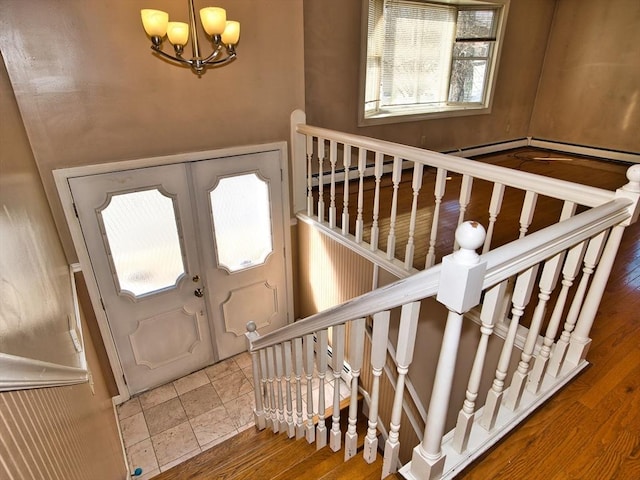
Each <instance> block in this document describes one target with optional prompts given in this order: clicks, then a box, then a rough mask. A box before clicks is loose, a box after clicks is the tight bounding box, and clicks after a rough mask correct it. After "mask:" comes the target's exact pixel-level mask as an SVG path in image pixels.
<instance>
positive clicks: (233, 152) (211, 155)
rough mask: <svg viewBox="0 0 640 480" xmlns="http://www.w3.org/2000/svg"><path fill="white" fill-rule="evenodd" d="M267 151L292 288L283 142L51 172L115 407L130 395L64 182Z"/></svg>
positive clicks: (290, 306) (289, 303)
mask: <svg viewBox="0 0 640 480" xmlns="http://www.w3.org/2000/svg"><path fill="white" fill-rule="evenodd" d="M268 151H277V152H279V155H280V169H281V171H282V183H283V188H282V197H283V198H282V208H283V215H284V218H285V232H284V234H285V235H284V237H285V250H286V261H285V263H286V277H287V278H286V281H287V287H292V280H293V268H292V258H291V253H292V250H291V229H290V228H287V225H286V219H287V218H289V222H290V223H291V221H292V219H291V210H290V206H289V205H290V203H289V163H288V158H287V142H274V143H267V144H260V145H246V146H240V147H230V148H223V149H218V150H207V151H201V152H190V153H181V154H175V155H166V156H161V157H149V158H141V159H136V160H125V161H122V162H111V163H101V164H98V165H84V166H80V167H71V168H62V169H58V170H54V171H53V172H52V173H53V178H54V180H55V184H56V188H57V190H58V195H59V197H60V202H61V203H62V209H63V211H64V215H65V219H66V221H67V226H68V227H69V230H70V232H71V238H72V240H73V245H74V247H75V249H76V253H77V255H78V260H79V263H80V267H81V269H82V273H83V275H84V278H85V281H86V283H87V290H88V292H89V298H90V299H91V304H92V306H93V309H94V311H95V315H96V318H97V321H98V327H99V329H100V334H101V335H102V341H103V342H104V346H105V350H106V352H107V357H108V358H109V363H110V366H111V371H112V372H113V376H114V378H115V382H116V386H117V388H118V395H117V396H116V397H114V398H113V402H114V403H115V404H116V405H117V404H120V403H122V402H125V401H126V400H128V399H129V398H130V397H131V395H130V393H129V389H128V388H127V385H126V383H125V381H124V374H123V370H122V366H121V365H120V358H119V356H118V352H117V350H116V346H115V343H114V341H113V337H112V335H111V329H110V327H109V323H108V321H107V316H106V313H105V311H104V310H103V308H102V303H101V298H100V291H99V289H98V283H97V281H96V278H95V275H94V272H93V268H92V267H91V261H90V259H89V252H88V251H87V247H86V245H85V243H84V237H83V235H82V230H81V229H80V222H79V220H78V218H77V217H76V214H75V208H74V204H73V197H72V195H71V188H70V186H69V182H68V179H69V178H72V177H79V176H87V175H98V174H101V173H111V172H121V171H126V170H133V169H139V168H145V167H155V166H162V165H171V164H176V163H187V162H196V161H200V160H213V159H216V158H222V157H232V156H237V155H245V154H252V153H261V152H268ZM287 308H288V310H289V318H293V295H292V292H290V291H287Z"/></svg>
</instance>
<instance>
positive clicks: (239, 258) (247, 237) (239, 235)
mask: <svg viewBox="0 0 640 480" xmlns="http://www.w3.org/2000/svg"><path fill="white" fill-rule="evenodd" d="M210 201H211V213H212V217H213V228H214V236H215V241H216V247H217V257H218V266H219V267H221V268H225V269H227V270H228V271H230V272H237V271H239V270H243V269H245V268H250V267H253V266H256V265H261V264H263V263H264V262H265V260H266V259H267V257H268V256H269V254H270V253H271V252H272V251H273V241H272V234H271V211H270V204H269V184H268V183H267V182H265V181H264V180H262V179H261V178H259V177H258V175H256V174H255V173H251V174H245V175H238V176H235V177H226V178H223V179H221V180H220V181H219V182H218V185H216V187H215V188H214V189H213V190H212V191H211V193H210Z"/></svg>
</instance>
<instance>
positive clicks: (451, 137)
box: [304, 0, 555, 151]
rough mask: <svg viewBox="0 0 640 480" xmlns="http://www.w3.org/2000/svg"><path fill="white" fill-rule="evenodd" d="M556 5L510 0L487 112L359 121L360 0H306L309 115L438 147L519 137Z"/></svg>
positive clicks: (313, 120) (317, 121) (551, 0)
mask: <svg viewBox="0 0 640 480" xmlns="http://www.w3.org/2000/svg"><path fill="white" fill-rule="evenodd" d="M554 6H555V0H511V5H510V8H509V17H508V21H507V27H506V31H505V41H504V44H503V51H502V59H501V62H500V67H499V71H498V78H497V85H496V93H495V98H494V102H493V109H492V113H491V114H488V115H474V116H468V117H458V118H450V119H434V120H426V121H421V122H408V123H400V124H390V125H382V126H372V127H363V128H358V127H357V119H358V113H357V112H358V110H357V107H358V85H359V78H360V77H359V59H360V54H359V52H360V10H361V1H360V0H349V1H344V0H324V1H319V0H305V2H304V15H305V19H304V21H305V25H304V26H305V31H304V35H305V83H306V111H307V121H308V123H310V124H312V125H318V126H323V127H327V128H332V129H336V130H343V131H348V132H352V133H358V134H361V135H367V136H371V137H376V138H382V139H385V140H391V141H394V142H399V143H404V144H408V145H414V146H419V147H420V146H422V147H426V148H429V149H432V150H440V151H442V150H450V149H455V148H463V147H469V146H473V145H481V144H487V143H494V142H499V141H504V140H511V139H514V138H523V137H525V136H527V134H528V132H529V119H530V117H531V111H532V108H533V103H534V99H535V95H536V90H537V86H538V78H539V76H540V71H541V68H542V63H543V59H544V53H545V49H546V43H547V37H548V34H549V29H550V27H551V21H552V18H553V11H554ZM423 136H424V142H423V141H422V137H423Z"/></svg>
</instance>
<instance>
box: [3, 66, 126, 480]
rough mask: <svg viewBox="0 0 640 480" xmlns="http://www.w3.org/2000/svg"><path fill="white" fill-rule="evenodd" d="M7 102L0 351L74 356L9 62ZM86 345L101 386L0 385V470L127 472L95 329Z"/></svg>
mask: <svg viewBox="0 0 640 480" xmlns="http://www.w3.org/2000/svg"><path fill="white" fill-rule="evenodd" d="M0 110H1V112H2V113H1V115H2V120H1V121H0V145H1V148H0V203H1V204H2V209H0V275H1V277H2V282H1V284H0V285H1V288H2V290H1V291H0V352H3V353H10V354H14V355H20V356H28V357H31V358H36V359H40V360H46V361H51V362H56V363H63V364H67V365H73V364H76V363H77V358H76V354H75V351H74V350H73V348H72V344H71V341H70V337H69V334H68V328H69V327H68V323H67V322H68V320H67V315H68V314H71V315H73V310H72V306H71V301H72V300H71V288H70V277H69V270H68V266H67V262H66V259H65V256H64V254H63V251H62V246H61V244H60V239H59V237H58V235H57V232H56V229H55V226H54V223H53V218H52V216H51V211H50V209H49V206H48V204H47V200H46V198H45V194H44V190H43V187H42V182H41V181H40V177H39V175H38V172H37V170H36V165H35V161H34V159H33V155H32V153H31V150H30V149H29V143H28V141H27V137H26V133H25V131H24V127H23V125H22V121H21V118H20V114H19V112H18V107H17V105H16V102H15V98H14V96H13V93H12V91H11V87H10V84H9V80H8V78H7V74H6V70H5V68H4V63H3V62H0ZM82 321H83V331H84V332H88V328H87V324H86V321H85V318H84V315H83V316H82ZM59 338H64V339H65V340H66V341H65V342H63V344H62V345H60V343H59V342H57V341H56V340H57V339H59ZM65 347H66V348H65ZM85 351H86V355H87V362H88V365H89V368H90V369H91V370H92V372H93V379H94V386H95V394H92V392H91V389H90V387H89V385H88V384H87V383H85V384H80V385H74V386H66V387H55V388H45V389H35V390H25V391H14V392H5V393H0V458H1V459H2V462H0V478H9V479H13V478H37V479H48V478H65V479H78V480H80V479H85V478H114V479H115V478H118V479H122V478H124V477H125V468H126V467H125V464H124V460H123V455H122V449H121V446H120V440H119V436H118V431H117V426H116V421H115V416H114V411H113V406H112V404H111V395H110V394H109V392H108V391H107V384H106V383H105V380H104V378H103V375H102V370H101V365H100V363H99V360H98V357H97V355H96V349H95V348H94V345H93V343H92V341H91V336H90V335H88V334H87V335H85Z"/></svg>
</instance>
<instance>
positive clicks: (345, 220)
mask: <svg viewBox="0 0 640 480" xmlns="http://www.w3.org/2000/svg"><path fill="white" fill-rule="evenodd" d="M342 164H343V165H344V192H343V196H342V198H343V200H342V235H345V236H346V235H348V234H349V167H351V145H344V154H343V157H342Z"/></svg>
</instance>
